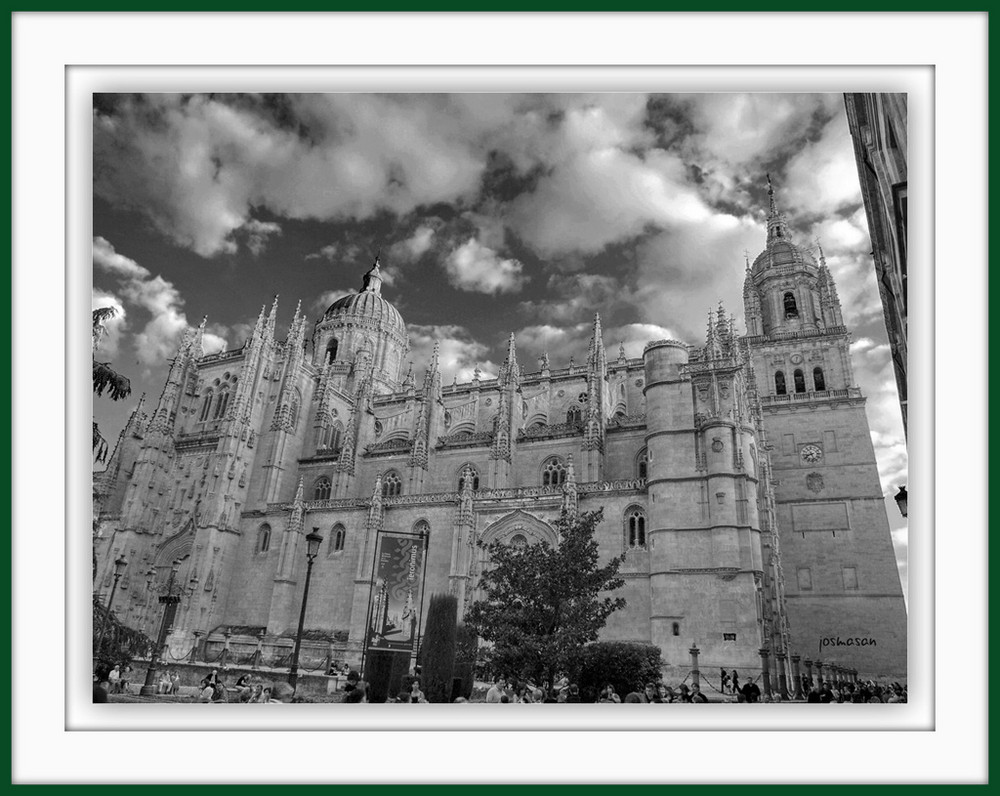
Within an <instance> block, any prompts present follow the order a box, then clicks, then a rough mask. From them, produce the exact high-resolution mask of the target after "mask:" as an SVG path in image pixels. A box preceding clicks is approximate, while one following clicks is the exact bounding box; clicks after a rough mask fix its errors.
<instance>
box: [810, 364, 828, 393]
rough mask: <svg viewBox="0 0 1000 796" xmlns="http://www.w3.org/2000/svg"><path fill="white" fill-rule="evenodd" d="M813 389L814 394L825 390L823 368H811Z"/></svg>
mask: <svg viewBox="0 0 1000 796" xmlns="http://www.w3.org/2000/svg"><path fill="white" fill-rule="evenodd" d="M813 387H814V388H815V390H816V392H823V391H824V390H825V389H826V378H824V376H823V368H813Z"/></svg>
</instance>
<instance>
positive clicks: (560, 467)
mask: <svg viewBox="0 0 1000 796" xmlns="http://www.w3.org/2000/svg"><path fill="white" fill-rule="evenodd" d="M565 481H566V467H565V465H564V464H563V463H562V459H560V458H559V457H558V456H553V457H552V458H551V459H547V460H546V461H545V463H544V464H543V465H542V486H562V484H563V483H565Z"/></svg>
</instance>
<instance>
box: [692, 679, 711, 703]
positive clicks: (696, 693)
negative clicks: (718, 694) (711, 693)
mask: <svg viewBox="0 0 1000 796" xmlns="http://www.w3.org/2000/svg"><path fill="white" fill-rule="evenodd" d="M688 701H689V702H699V703H701V702H708V697H707V696H705V695H704V694H703V693H701V686H700V685H698V684H697V683H692V684H691V697H690V699H689V700H688Z"/></svg>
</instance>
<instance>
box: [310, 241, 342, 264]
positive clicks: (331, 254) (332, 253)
mask: <svg viewBox="0 0 1000 796" xmlns="http://www.w3.org/2000/svg"><path fill="white" fill-rule="evenodd" d="M339 251H340V247H339V246H338V245H337V244H336V243H331V244H330V245H328V246H324V247H323V248H322V249H320V250H319V251H317V252H312V253H311V254H307V255H306V259H307V260H326V261H328V262H331V263H332V262H333V261H334V260H335V259H336V257H337V252H339Z"/></svg>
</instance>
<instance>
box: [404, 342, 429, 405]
mask: <svg viewBox="0 0 1000 796" xmlns="http://www.w3.org/2000/svg"><path fill="white" fill-rule="evenodd" d="M434 345H435V347H437V343H435V344H434ZM413 387H414V378H413V362H412V361H411V362H410V366H409V368H408V369H407V371H406V377H405V378H404V379H403V392H406V393H410V392H412V391H413Z"/></svg>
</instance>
